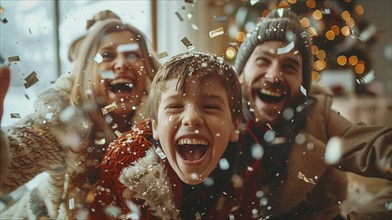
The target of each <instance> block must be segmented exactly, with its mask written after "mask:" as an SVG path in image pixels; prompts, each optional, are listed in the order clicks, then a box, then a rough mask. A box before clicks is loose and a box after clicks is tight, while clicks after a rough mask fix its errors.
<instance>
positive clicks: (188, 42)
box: [181, 37, 195, 51]
mask: <svg viewBox="0 0 392 220" xmlns="http://www.w3.org/2000/svg"><path fill="white" fill-rule="evenodd" d="M181 42H182V43H183V44H184V45H185V46H186V47H187V49H188V51H192V50H194V49H195V47H194V46H193V44H192V43H191V42H190V41H189V39H188V38H187V37H184V38H182V39H181Z"/></svg>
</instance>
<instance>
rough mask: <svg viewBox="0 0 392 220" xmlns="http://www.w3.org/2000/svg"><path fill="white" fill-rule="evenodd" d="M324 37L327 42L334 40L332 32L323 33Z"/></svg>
mask: <svg viewBox="0 0 392 220" xmlns="http://www.w3.org/2000/svg"><path fill="white" fill-rule="evenodd" d="M325 37H326V38H327V39H328V40H333V39H335V33H334V32H333V31H332V30H329V31H327V33H325Z"/></svg>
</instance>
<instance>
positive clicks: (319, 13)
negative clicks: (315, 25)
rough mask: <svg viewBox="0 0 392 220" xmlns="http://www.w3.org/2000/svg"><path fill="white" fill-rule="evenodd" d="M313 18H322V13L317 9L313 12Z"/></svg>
mask: <svg viewBox="0 0 392 220" xmlns="http://www.w3.org/2000/svg"><path fill="white" fill-rule="evenodd" d="M313 18H314V19H316V20H321V19H322V18H323V13H321V11H320V10H318V9H317V10H315V11H314V12H313Z"/></svg>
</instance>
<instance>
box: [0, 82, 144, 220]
mask: <svg viewBox="0 0 392 220" xmlns="http://www.w3.org/2000/svg"><path fill="white" fill-rule="evenodd" d="M73 81H74V80H73V78H72V77H71V76H70V75H66V76H62V77H61V78H60V79H59V80H58V81H57V82H56V84H55V85H54V86H53V87H52V88H50V89H48V90H47V91H45V92H44V93H42V94H41V95H40V96H39V97H38V98H37V101H36V103H35V110H36V111H35V113H33V114H31V115H29V116H27V117H25V118H23V119H21V120H20V121H19V122H18V123H17V124H15V125H13V126H11V127H7V128H2V130H1V140H0V141H1V146H0V150H1V152H0V153H1V162H0V163H1V164H0V183H1V193H2V195H3V196H4V195H5V194H8V195H7V196H6V197H2V198H7V199H6V200H7V201H6V206H5V207H2V210H0V219H39V218H40V217H44V218H49V219H61V220H64V219H85V218H86V217H87V209H86V208H87V204H88V202H89V201H91V200H92V198H90V197H89V196H90V195H91V194H92V193H90V194H89V191H90V190H91V184H90V183H89V181H87V176H88V175H91V173H90V170H91V169H90V168H92V167H95V166H96V165H97V164H98V161H96V160H91V159H88V158H89V157H88V155H87V154H88V153H87V152H86V151H82V152H73V151H72V150H70V148H69V147H66V146H65V145H64V144H63V142H62V141H67V140H60V139H59V138H58V136H56V134H58V133H60V134H65V133H66V130H65V129H66V128H65V127H64V126H58V125H59V124H60V120H59V114H60V112H61V111H63V110H64V108H65V107H67V106H70V105H71V104H70V99H69V95H70V91H71V88H72V85H73V83H74V82H73ZM145 98H146V97H144V99H145ZM140 111H145V109H142V108H140V109H139V112H137V113H135V115H140ZM135 120H136V119H135ZM60 142H61V143H60ZM106 144H107V143H106ZM42 172H46V173H48V174H49V175H46V176H44V179H43V180H41V181H40V182H39V184H38V186H37V187H36V188H34V189H27V190H26V186H25V185H24V184H25V183H26V182H28V181H29V180H31V179H32V178H33V177H34V176H36V175H37V174H40V173H42ZM18 187H20V188H19V190H17V191H14V190H16V189H18ZM13 191H14V192H13ZM11 192H13V193H11ZM10 196H11V197H10Z"/></svg>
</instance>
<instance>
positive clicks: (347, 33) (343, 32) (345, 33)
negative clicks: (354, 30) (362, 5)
mask: <svg viewBox="0 0 392 220" xmlns="http://www.w3.org/2000/svg"><path fill="white" fill-rule="evenodd" d="M341 32H342V34H343V35H344V36H346V37H347V36H348V35H350V28H349V27H347V26H344V27H342V30H341Z"/></svg>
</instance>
